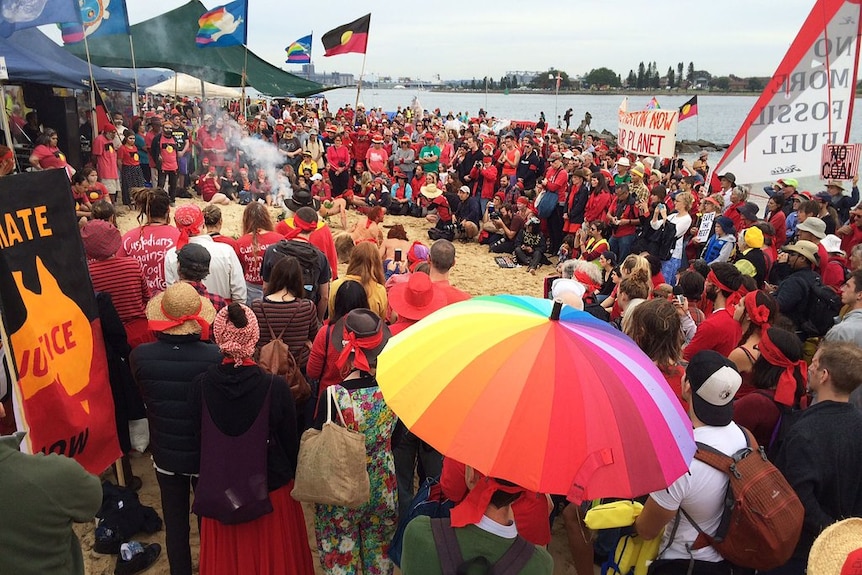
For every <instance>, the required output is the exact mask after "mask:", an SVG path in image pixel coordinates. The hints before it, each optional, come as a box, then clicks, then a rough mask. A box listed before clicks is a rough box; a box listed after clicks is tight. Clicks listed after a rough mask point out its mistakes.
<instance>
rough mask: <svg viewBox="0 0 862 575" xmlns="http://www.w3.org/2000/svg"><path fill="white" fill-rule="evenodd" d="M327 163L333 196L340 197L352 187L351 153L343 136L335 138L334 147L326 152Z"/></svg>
mask: <svg viewBox="0 0 862 575" xmlns="http://www.w3.org/2000/svg"><path fill="white" fill-rule="evenodd" d="M326 163H327V165H328V166H329V181H331V182H332V195H333V197H336V198H337V197H340V196H341V195H342V194H343V193H344V192H346V191H347V188H348V187H349V185H350V151H349V150H348V149H347V147H346V146H345V145H344V139H343V138H342V137H341V136H335V138H334V139H333V140H332V145H331V146H329V148H328V149H327V150H326Z"/></svg>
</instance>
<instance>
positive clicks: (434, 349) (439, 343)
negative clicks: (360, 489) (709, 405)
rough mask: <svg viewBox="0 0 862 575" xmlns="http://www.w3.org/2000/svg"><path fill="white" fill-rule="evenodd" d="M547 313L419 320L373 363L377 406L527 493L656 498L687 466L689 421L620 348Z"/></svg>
mask: <svg viewBox="0 0 862 575" xmlns="http://www.w3.org/2000/svg"><path fill="white" fill-rule="evenodd" d="M559 305H560V304H557V306H556V307H554V303H553V302H551V301H549V300H541V299H536V298H530V297H519V296H489V297H480V298H473V299H471V300H468V301H466V302H461V303H458V304H454V305H450V306H447V307H445V308H443V309H441V310H439V311H437V312H435V313H433V314H431V315H429V316H428V317H427V318H425V319H423V320H422V321H420V322H419V323H417V324H415V325H413V326H411V327H409V328H407V329H406V330H405V331H404V332H402V333H401V334H399V335H398V336H396V337H394V338H392V339H391V340H390V341H389V343H388V344H387V346H386V349H385V350H384V351H383V353H382V354H381V355H380V357H379V358H378V368H377V381H378V382H379V384H380V388H381V390H382V391H383V395H384V397H385V398H386V403H387V404H388V405H389V406H390V407H391V408H392V409H393V411H395V413H396V414H397V415H398V416H399V417H400V418H401V420H402V421H403V422H404V424H405V425H406V426H407V427H408V428H409V429H410V430H411V431H412V432H413V433H415V434H416V435H417V436H419V437H420V438H422V439H424V440H425V441H427V442H428V443H429V444H431V445H432V446H434V448H435V449H437V450H438V451H440V452H441V453H443V454H444V455H446V456H448V457H451V458H453V459H456V460H458V461H460V462H462V463H465V464H467V465H470V466H472V467H474V468H476V469H478V470H479V471H481V472H482V473H484V474H486V475H489V476H493V477H497V478H500V479H506V480H509V481H513V482H515V483H517V484H518V485H521V486H522V487H525V488H527V489H531V490H534V491H539V492H544V493H557V494H566V495H567V496H568V497H569V499H570V500H572V501H575V502H580V501H582V500H584V499H596V498H600V497H634V496H638V495H643V494H645V493H649V492H651V491H655V490H657V489H662V488H664V487H667V486H668V485H670V484H671V483H673V481H675V480H676V479H677V478H678V477H680V476H681V475H682V474H683V473H685V472H686V471H687V470H688V467H689V463H690V462H691V459H692V457H693V456H694V452H695V444H694V438H693V434H692V426H691V421H690V420H689V418H688V416H687V415H686V414H685V412H683V409H682V406H681V405H680V404H679V401H678V400H677V399H676V397H675V395H674V393H673V392H672V391H671V389H670V387H668V385H667V382H666V380H665V378H664V376H662V374H661V372H660V371H659V370H658V368H656V367H655V365H654V364H653V363H652V361H650V359H649V358H648V357H647V356H646V355H645V354H644V353H643V352H642V351H641V350H640V349H639V348H638V347H637V345H635V343H634V342H633V341H632V340H631V339H629V338H628V337H627V336H625V335H624V334H622V333H621V332H619V331H617V330H616V329H614V328H613V327H612V326H610V325H608V324H607V323H605V322H602V321H600V320H598V319H595V318H594V317H593V316H591V315H589V314H588V313H585V312H582V311H579V310H576V309H574V308H570V307H568V306H563V307H562V310H560V307H559ZM552 311H556V313H557V314H559V315H557V316H556V317H558V319H552V318H551V315H552Z"/></svg>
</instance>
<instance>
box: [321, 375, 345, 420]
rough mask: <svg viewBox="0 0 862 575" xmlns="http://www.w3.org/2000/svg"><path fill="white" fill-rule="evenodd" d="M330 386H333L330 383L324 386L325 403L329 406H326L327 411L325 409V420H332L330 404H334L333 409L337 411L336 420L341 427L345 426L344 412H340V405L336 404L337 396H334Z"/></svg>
mask: <svg viewBox="0 0 862 575" xmlns="http://www.w3.org/2000/svg"><path fill="white" fill-rule="evenodd" d="M332 388H333V386H331V385H330V386H329V387H327V388H326V393H327V394H328V396H327V398H326V399H327V405H328V406H329V407H327V411H326V421H327V422H331V421H332V406H333V404H334V405H335V411H336V413H338V422H339V423H340V424H341V427H344V428H346V427H347V424H346V423H345V422H344V414H343V413H341V406H340V405H338V398H336V397H335V391H334V390H333V389H332Z"/></svg>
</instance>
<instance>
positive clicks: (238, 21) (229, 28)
mask: <svg viewBox="0 0 862 575" xmlns="http://www.w3.org/2000/svg"><path fill="white" fill-rule="evenodd" d="M246 20H248V0H236V2H231V3H230V4H225V5H224V6H219V7H218V8H214V9H212V10H210V11H209V12H206V13H204V15H203V16H201V17H200V18H199V19H198V26H200V30H198V33H197V36H195V42H196V43H197V45H198V48H212V47H221V46H236V45H240V46H241V45H243V44H245V42H246V38H247V37H248V27H247V26H246V24H247V22H246Z"/></svg>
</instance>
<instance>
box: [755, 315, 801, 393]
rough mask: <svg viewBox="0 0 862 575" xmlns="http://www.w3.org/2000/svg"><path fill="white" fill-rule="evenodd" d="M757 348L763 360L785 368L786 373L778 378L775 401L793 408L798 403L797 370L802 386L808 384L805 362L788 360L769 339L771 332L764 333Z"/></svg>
mask: <svg viewBox="0 0 862 575" xmlns="http://www.w3.org/2000/svg"><path fill="white" fill-rule="evenodd" d="M757 347H758V349H759V350H760V355H761V356H762V357H763V359H765V360H766V361H768V362H769V363H770V364H772V365H776V366H778V367H783V368H784V372H783V373H782V374H781V377H779V378H778V385H777V386H776V387H775V401H777V402H778V403H781V404H783V405H787V406H793V404H794V403H795V401H796V378H795V377H794V375H793V374H794V372H795V371H796V369H797V368H798V369H799V373H800V375H801V376H802V385H803V386H805V385H806V384H807V382H808V369H807V368H806V365H805V361H804V360H801V359H800V360H799V361H790V360H789V359H787V356H785V355H784V353H782V351H781V350H780V349H778V346H776V345H775V344H774V343H773V342H772V340H771V339H769V332H768V331H766V330H764V331H763V335H762V336H761V338H760V343H759V344H758V346H757Z"/></svg>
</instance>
